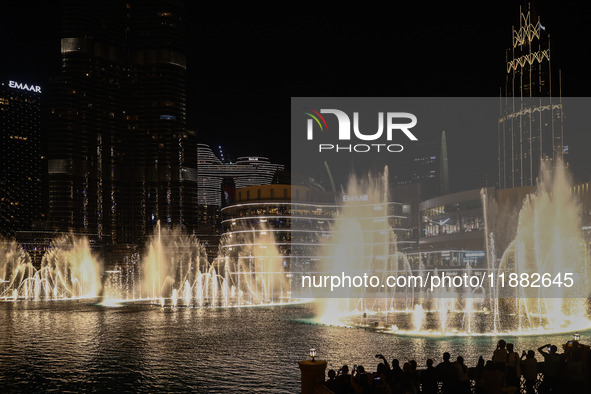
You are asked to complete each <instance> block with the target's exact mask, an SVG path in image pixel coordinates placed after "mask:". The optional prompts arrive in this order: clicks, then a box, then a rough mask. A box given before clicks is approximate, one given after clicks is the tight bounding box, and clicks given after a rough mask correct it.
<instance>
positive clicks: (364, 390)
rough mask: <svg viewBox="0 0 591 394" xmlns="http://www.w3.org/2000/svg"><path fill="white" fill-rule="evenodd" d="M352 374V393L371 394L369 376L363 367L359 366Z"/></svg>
mask: <svg viewBox="0 0 591 394" xmlns="http://www.w3.org/2000/svg"><path fill="white" fill-rule="evenodd" d="M353 374H354V376H353V380H352V381H351V384H352V386H353V390H354V392H355V393H359V394H368V393H371V387H370V376H369V375H368V374H367V373H366V372H365V368H364V367H363V365H359V366H358V367H357V370H355V371H353Z"/></svg>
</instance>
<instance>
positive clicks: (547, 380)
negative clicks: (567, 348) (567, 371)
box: [538, 343, 562, 393]
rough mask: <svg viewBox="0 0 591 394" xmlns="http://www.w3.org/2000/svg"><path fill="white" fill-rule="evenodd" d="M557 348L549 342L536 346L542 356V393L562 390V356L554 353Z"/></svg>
mask: <svg viewBox="0 0 591 394" xmlns="http://www.w3.org/2000/svg"><path fill="white" fill-rule="evenodd" d="M557 350H558V349H557V348H556V346H554V345H550V344H549V343H548V344H546V345H544V346H540V347H539V348H538V352H540V354H541V355H542V356H544V381H543V382H542V390H541V391H542V392H543V393H559V392H562V390H561V387H560V373H561V369H562V358H561V357H560V355H559V354H558V353H556V351H557Z"/></svg>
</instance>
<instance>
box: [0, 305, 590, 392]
mask: <svg viewBox="0 0 591 394" xmlns="http://www.w3.org/2000/svg"><path fill="white" fill-rule="evenodd" d="M313 315H314V306H313V305H311V304H303V305H289V306H277V307H265V308H231V309H194V308H161V307H160V306H154V305H147V304H143V305H138V304H135V305H125V306H122V307H118V308H112V307H103V306H98V305H95V304H93V303H92V302H91V301H57V302H56V301H51V302H49V301H48V302H0V392H5V391H28V392H30V391H80V390H88V391H106V390H116V391H134V392H137V391H141V392H154V391H159V390H166V391H193V392H253V391H258V392H269V393H295V392H299V388H300V371H299V369H298V365H297V362H298V361H301V360H303V359H306V358H307V357H306V355H307V353H308V351H309V349H310V347H316V348H317V349H318V353H319V355H320V358H321V359H325V360H327V361H328V368H335V369H337V368H338V367H339V366H340V365H342V364H344V363H346V364H349V365H353V364H362V365H364V366H365V367H366V369H368V370H370V371H373V370H375V366H376V364H377V362H376V359H375V354H376V353H383V354H384V355H385V356H386V358H387V359H388V360H391V359H392V358H395V357H396V358H399V359H400V360H401V361H407V360H409V359H416V360H417V361H418V363H419V366H424V364H425V360H426V358H428V357H431V358H434V359H435V360H436V362H438V361H439V359H440V358H441V354H442V353H443V352H444V351H448V352H450V353H451V355H452V358H455V357H456V356H457V355H460V354H461V355H463V356H464V358H465V359H466V363H467V365H468V366H472V365H474V364H475V363H476V361H477V359H478V356H479V355H481V354H482V355H484V356H485V358H487V357H488V358H490V357H491V355H492V352H493V350H494V348H495V344H496V341H497V340H498V339H499V338H498V337H464V338H417V337H407V336H397V335H391V334H384V333H379V332H374V331H369V330H364V329H353V328H344V327H331V326H322V325H316V324H310V323H309V322H308V319H311V318H312V317H313ZM589 335H591V333H590V332H586V333H581V342H582V343H588V342H589V341H587V340H586V338H587V337H588V336H589ZM504 339H506V340H507V341H508V342H513V343H514V344H515V347H516V349H517V350H518V351H519V352H521V350H524V349H525V350H527V349H536V348H537V347H538V346H540V345H543V344H545V343H548V342H552V343H553V344H556V345H560V344H562V343H565V342H566V341H568V340H570V339H572V335H571V334H563V335H553V336H548V337H520V338H517V337H513V338H511V337H505V338H504Z"/></svg>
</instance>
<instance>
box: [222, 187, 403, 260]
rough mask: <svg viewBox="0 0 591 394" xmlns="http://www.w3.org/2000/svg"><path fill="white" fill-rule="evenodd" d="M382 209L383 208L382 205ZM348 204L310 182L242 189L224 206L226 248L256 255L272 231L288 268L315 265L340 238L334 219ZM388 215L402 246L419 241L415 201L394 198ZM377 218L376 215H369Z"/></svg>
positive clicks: (233, 252)
mask: <svg viewBox="0 0 591 394" xmlns="http://www.w3.org/2000/svg"><path fill="white" fill-rule="evenodd" d="M378 205H380V208H381V207H382V204H378ZM341 208H342V205H340V204H337V203H335V195H334V194H333V193H326V192H318V191H316V190H312V189H311V188H309V187H306V186H295V185H281V184H272V185H263V186H250V187H245V188H241V189H237V190H236V202H235V203H234V204H232V205H229V206H226V207H224V208H222V210H221V212H222V226H223V235H222V237H223V239H224V242H222V253H223V254H224V255H230V256H234V257H239V256H243V257H242V258H248V257H250V255H249V253H251V251H253V250H256V247H255V246H256V245H255V243H257V241H258V243H259V244H260V240H261V239H264V237H268V236H269V235H272V236H273V237H272V238H271V239H269V243H271V241H272V242H274V245H275V246H276V247H277V251H278V253H279V254H280V255H281V256H282V258H283V261H284V266H285V267H286V269H287V270H289V269H291V268H292V265H293V264H298V265H299V267H298V271H307V270H308V268H307V267H302V265H304V266H309V267H310V268H309V269H314V267H315V266H316V264H317V263H318V262H319V261H321V259H322V249H323V247H324V246H326V245H327V244H330V241H331V239H332V238H333V237H334V235H335V234H334V233H335V231H334V222H335V220H338V214H339V211H340V210H341ZM381 215H382V216H384V217H385V218H387V219H386V220H387V221H388V224H389V226H390V227H391V228H392V230H393V231H394V233H395V234H396V244H397V245H396V246H397V249H398V250H404V249H406V248H408V247H409V246H412V245H414V241H413V240H412V237H411V231H410V230H409V227H408V223H409V220H410V218H409V216H410V206H409V205H406V204H401V203H396V202H389V203H387V204H386V209H385V211H382V213H381ZM367 219H368V220H373V219H375V218H367Z"/></svg>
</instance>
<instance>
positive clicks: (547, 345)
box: [538, 343, 551, 356]
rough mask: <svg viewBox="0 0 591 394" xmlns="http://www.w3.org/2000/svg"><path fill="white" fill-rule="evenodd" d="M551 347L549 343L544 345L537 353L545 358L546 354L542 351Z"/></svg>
mask: <svg viewBox="0 0 591 394" xmlns="http://www.w3.org/2000/svg"><path fill="white" fill-rule="evenodd" d="M550 346H551V345H550V344H549V343H547V344H545V345H544V346H540V347H539V348H538V352H540V353H541V354H542V356H547V355H548V352H545V351H544V349H547V348H549V347H550Z"/></svg>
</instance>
